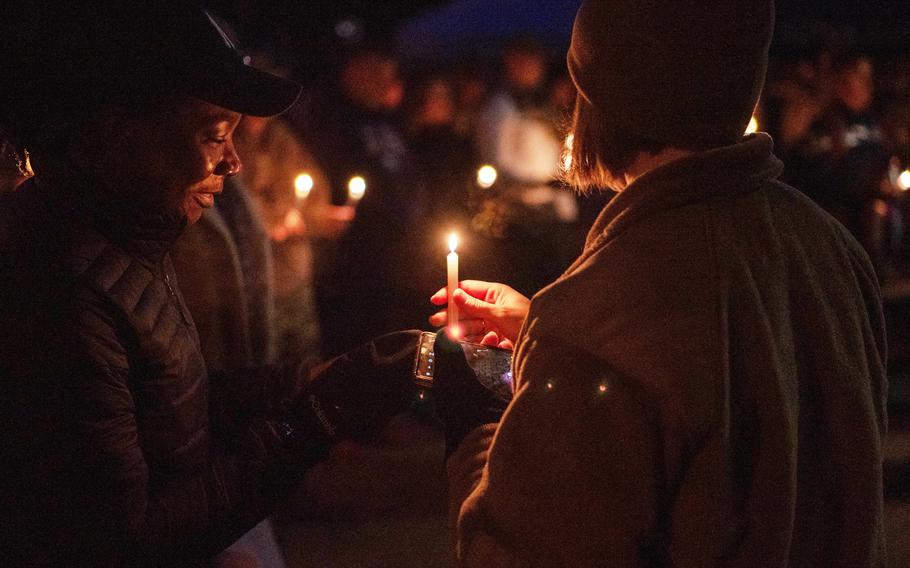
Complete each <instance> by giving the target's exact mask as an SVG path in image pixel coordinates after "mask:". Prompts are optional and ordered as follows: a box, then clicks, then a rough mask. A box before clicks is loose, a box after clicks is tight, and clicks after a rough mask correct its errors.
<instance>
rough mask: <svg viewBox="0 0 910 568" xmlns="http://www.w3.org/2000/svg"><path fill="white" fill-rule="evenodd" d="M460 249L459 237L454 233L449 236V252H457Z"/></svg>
mask: <svg viewBox="0 0 910 568" xmlns="http://www.w3.org/2000/svg"><path fill="white" fill-rule="evenodd" d="M457 247H458V235H456V234H455V233H452V234H451V235H449V251H451V252H455V249H456V248H457Z"/></svg>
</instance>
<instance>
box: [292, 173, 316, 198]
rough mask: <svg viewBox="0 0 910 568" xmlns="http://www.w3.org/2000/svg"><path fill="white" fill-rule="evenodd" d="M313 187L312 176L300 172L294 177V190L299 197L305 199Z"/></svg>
mask: <svg viewBox="0 0 910 568" xmlns="http://www.w3.org/2000/svg"><path fill="white" fill-rule="evenodd" d="M312 189H313V176H311V175H310V174H307V173H302V174H300V175H299V176H297V178H296V179H294V192H295V193H296V195H297V197H298V198H300V199H306V197H307V196H308V195H309V194H310V190H312Z"/></svg>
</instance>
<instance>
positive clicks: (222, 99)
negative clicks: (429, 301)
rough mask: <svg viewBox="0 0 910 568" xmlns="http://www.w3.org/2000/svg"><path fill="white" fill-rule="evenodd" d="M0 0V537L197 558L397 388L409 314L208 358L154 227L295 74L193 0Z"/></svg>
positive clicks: (173, 230)
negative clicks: (13, 163) (228, 368)
mask: <svg viewBox="0 0 910 568" xmlns="http://www.w3.org/2000/svg"><path fill="white" fill-rule="evenodd" d="M17 7H20V8H23V9H22V10H21V11H20V12H17V13H15V14H10V13H7V7H6V6H5V7H4V13H3V14H2V15H0V22H2V24H3V28H4V29H3V30H0V38H2V41H3V42H4V45H3V46H0V47H2V50H0V51H2V52H3V53H4V58H3V61H2V62H0V65H2V66H3V68H2V69H0V73H2V76H3V77H4V82H3V84H2V85H3V86H2V88H0V122H2V127H3V131H4V132H6V133H7V135H8V136H10V138H11V139H12V142H13V144H14V146H15V147H16V149H17V152H18V153H20V155H24V154H25V151H26V150H27V151H28V154H29V156H30V160H31V163H32V166H33V169H34V171H35V174H36V175H35V177H34V178H32V179H31V180H29V181H27V182H25V183H24V184H22V185H21V186H20V187H19V188H18V189H17V190H16V191H14V192H10V193H5V194H3V196H2V202H0V328H2V329H3V330H4V332H3V334H2V336H0V422H2V423H3V424H4V434H3V436H2V437H0V456H2V459H0V557H2V558H3V561H4V563H7V564H8V565H15V566H76V565H92V566H132V565H164V566H176V565H184V564H189V563H198V562H206V561H208V559H211V558H212V557H213V556H215V555H217V554H218V553H219V552H220V551H222V550H224V549H225V548H226V547H227V546H229V545H230V544H231V543H232V542H233V541H234V540H236V539H237V538H238V537H239V536H240V535H241V534H243V533H244V532H246V531H247V530H249V529H250V528H251V527H253V526H254V525H256V524H257V523H258V522H260V521H261V520H262V519H263V518H264V517H265V516H266V515H267V514H268V513H269V511H270V510H271V509H272V507H273V505H274V504H275V502H276V501H278V500H280V499H282V498H283V497H284V496H286V495H287V494H289V493H290V492H291V491H292V489H293V488H294V486H295V484H296V482H297V481H298V480H299V479H300V477H301V476H302V474H303V472H304V471H305V470H306V469H307V468H308V467H309V466H311V465H312V464H314V463H316V462H318V461H320V460H321V459H322V458H323V457H324V456H325V455H326V453H327V452H328V450H329V448H330V447H331V445H332V444H333V443H334V442H335V441H337V440H340V439H343V438H348V437H351V438H355V439H361V438H368V437H370V436H372V435H373V434H374V433H375V432H376V431H378V430H379V429H380V428H381V427H382V426H383V425H384V424H385V423H386V421H387V420H389V419H390V418H391V416H392V415H394V414H397V413H398V412H400V411H403V410H405V409H406V408H407V406H408V404H409V403H410V401H411V398H412V396H413V394H414V393H413V386H412V383H411V380H410V378H409V376H410V366H411V364H412V360H413V356H414V351H415V347H416V343H415V341H416V340H415V336H414V335H413V334H410V333H399V334H395V335H390V336H387V337H384V338H379V339H377V340H376V341H374V342H372V343H370V344H368V345H366V346H364V347H363V348H360V349H358V350H355V351H352V352H349V353H347V354H345V355H344V356H342V357H339V358H338V359H335V360H333V361H331V362H328V363H325V364H322V365H320V366H318V368H307V367H305V366H302V365H300V364H296V363H293V362H289V363H287V364H282V365H276V366H267V367H259V368H253V369H247V370H237V371H234V372H233V373H231V374H224V373H220V374H219V373H214V372H213V373H209V372H208V371H207V370H206V365H205V362H204V360H203V357H202V355H201V354H200V346H199V339H198V336H197V332H196V328H195V325H194V323H193V319H192V317H191V315H190V314H189V312H188V310H187V307H186V303H185V301H184V298H183V295H182V293H181V291H180V287H179V285H178V283H177V281H176V278H175V273H174V267H173V264H172V262H171V259H170V255H169V252H168V251H169V249H170V247H171V245H172V244H173V242H174V241H175V239H176V238H177V237H178V235H179V234H180V233H181V231H182V230H183V228H184V227H185V226H186V225H187V223H192V222H195V221H197V220H198V219H199V218H200V216H201V215H202V212H203V210H205V209H207V208H210V207H212V205H213V203H214V200H215V196H216V195H217V194H218V193H219V192H221V191H222V185H223V181H224V179H225V178H227V177H230V176H232V175H234V174H236V173H237V172H238V171H239V169H240V167H241V164H240V159H239V158H238V156H237V154H236V152H235V151H234V145H233V140H232V133H233V130H234V128H235V127H236V125H237V123H238V121H239V120H240V117H241V113H247V114H252V115H272V114H276V113H279V112H281V111H282V110H284V109H286V108H287V107H288V106H289V105H290V104H291V103H293V101H294V100H295V99H296V97H297V96H298V93H299V90H300V89H299V86H297V85H295V84H293V83H290V82H288V81H285V80H284V79H280V78H277V77H274V76H271V75H269V74H266V73H263V72H261V71H257V70H255V69H252V68H250V67H248V66H246V65H244V62H243V59H242V58H241V57H240V55H239V54H238V53H237V51H236V50H235V49H234V47H233V44H232V42H231V41H230V40H229V39H228V37H227V35H226V34H225V33H224V32H223V30H222V29H221V28H220V27H219V26H218V25H217V24H216V23H215V22H216V21H215V20H214V19H213V17H212V16H211V15H210V14H209V13H208V12H206V11H204V10H202V9H201V8H197V7H194V6H192V5H189V4H187V5H182V6H181V7H176V6H175V5H170V4H169V3H152V4H151V5H149V4H143V5H142V7H141V8H138V7H136V6H133V5H130V4H120V5H117V6H112V5H109V4H103V5H94V4H92V3H88V4H86V3H78V4H77V3H71V4H64V5H61V4H60V3H55V4H54V5H53V6H42V5H31V4H30V5H29V6H27V7H22V6H20V5H18V4H17Z"/></svg>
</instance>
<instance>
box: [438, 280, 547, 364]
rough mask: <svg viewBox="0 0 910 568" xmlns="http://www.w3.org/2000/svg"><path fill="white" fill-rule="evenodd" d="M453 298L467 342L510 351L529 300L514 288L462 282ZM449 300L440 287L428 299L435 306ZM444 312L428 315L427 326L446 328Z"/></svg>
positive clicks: (446, 322) (526, 312) (472, 281)
mask: <svg viewBox="0 0 910 568" xmlns="http://www.w3.org/2000/svg"><path fill="white" fill-rule="evenodd" d="M458 286H459V287H458V289H456V290H455V293H454V294H453V297H454V299H455V303H456V304H457V305H458V310H459V311H458V314H459V324H460V325H461V330H462V334H461V335H462V337H461V339H465V340H467V341H474V342H479V343H483V344H484V345H493V346H499V347H503V348H505V349H511V348H512V344H513V343H514V341H515V338H516V337H517V336H518V331H519V330H520V329H521V324H522V323H523V322H524V320H525V317H526V316H527V315H528V306H530V304H531V301H530V300H528V299H527V298H525V297H524V296H522V295H521V294H520V293H518V292H516V291H515V290H514V289H512V288H510V287H509V286H506V285H505V284H499V283H496V282H482V281H480V280H463V281H462V282H460V283H459V284H458ZM447 301H448V298H447V294H446V289H445V288H442V289H440V290H439V291H438V292H436V293H435V294H433V297H432V298H430V302H432V303H433V304H434V305H436V306H442V305H445V304H446V302H447ZM448 323H449V322H448V317H447V316H446V310H440V311H438V312H436V313H435V314H433V315H432V316H430V325H432V326H435V327H443V326H445V325H448Z"/></svg>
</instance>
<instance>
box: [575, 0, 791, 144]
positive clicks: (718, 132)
mask: <svg viewBox="0 0 910 568" xmlns="http://www.w3.org/2000/svg"><path fill="white" fill-rule="evenodd" d="M773 27H774V3H773V0H699V1H697V2H694V1H662V2H661V1H658V0H633V1H625V0H585V2H584V3H583V4H582V6H581V8H580V9H579V10H578V15H577V16H576V18H575V27H574V29H573V30H572V45H571V47H570V48H569V55H568V64H569V73H570V74H571V76H572V80H573V81H574V82H575V86H576V87H578V91H579V92H580V93H581V95H582V96H583V97H584V98H585V99H586V100H587V101H588V102H590V103H591V104H592V105H594V106H595V107H596V108H597V109H598V110H599V111H600V112H601V113H602V114H603V115H604V117H605V119H606V120H607V122H608V123H611V124H617V125H618V126H620V127H622V128H623V129H624V130H625V131H627V132H629V133H632V134H637V135H639V136H643V137H646V138H650V139H652V140H656V141H658V142H662V143H664V144H668V145H671V146H679V147H684V148H702V147H712V146H721V145H726V144H731V143H733V142H735V141H736V140H738V139H739V138H740V137H741V136H742V135H743V132H744V131H745V130H746V126H747V125H748V123H749V118H750V116H751V115H752V111H753V110H754V108H755V105H756V103H757V102H758V97H759V94H760V93H761V89H762V85H763V84H764V80H765V71H766V69H767V66H768V46H769V45H770V43H771V32H772V29H773Z"/></svg>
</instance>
